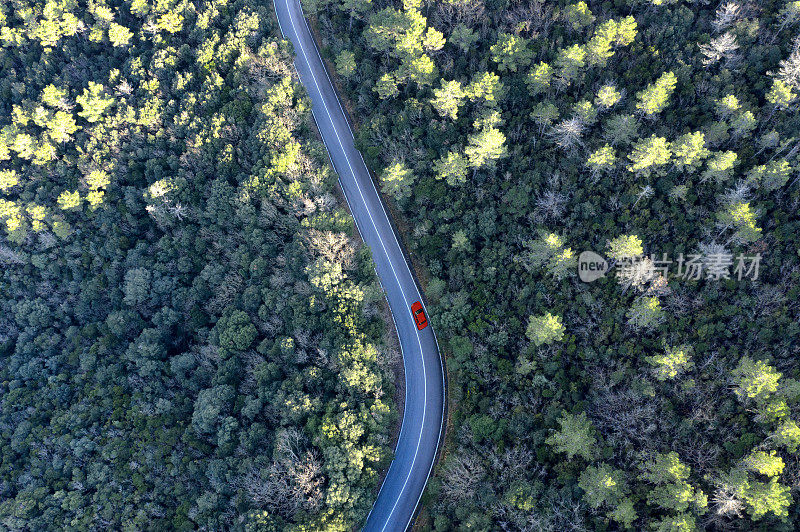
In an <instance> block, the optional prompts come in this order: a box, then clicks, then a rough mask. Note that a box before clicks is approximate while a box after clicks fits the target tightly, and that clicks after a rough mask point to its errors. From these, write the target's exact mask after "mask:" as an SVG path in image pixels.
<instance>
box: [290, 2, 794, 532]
mask: <svg viewBox="0 0 800 532" xmlns="http://www.w3.org/2000/svg"><path fill="white" fill-rule="evenodd" d="M303 6H304V9H305V10H306V13H307V14H309V15H310V16H311V17H312V19H313V20H314V22H315V26H316V28H317V29H318V31H319V34H320V36H321V39H322V49H323V53H324V54H326V55H327V56H328V58H329V59H330V60H331V61H332V64H334V65H335V69H336V71H337V74H338V77H339V79H340V80H341V83H342V86H343V88H344V92H345V95H346V97H347V99H348V100H349V103H350V105H351V106H352V109H353V116H354V118H355V120H356V122H358V139H357V140H358V144H359V146H360V148H361V150H362V152H363V153H364V157H365V159H366V161H367V164H368V165H369V166H370V168H371V169H373V170H374V172H375V173H376V175H377V176H378V177H379V179H380V181H381V183H382V186H383V190H384V192H385V193H386V194H387V196H388V197H389V198H390V201H391V202H393V203H394V205H395V206H396V208H397V209H398V210H399V212H402V213H403V216H404V217H405V218H406V221H407V223H408V225H409V227H410V229H409V232H408V234H407V235H406V242H407V243H408V245H409V247H410V248H411V249H412V251H413V253H415V254H416V256H417V257H419V258H420V260H421V263H422V264H423V265H424V267H425V268H426V269H427V271H428V273H429V274H430V277H429V278H430V281H429V283H428V286H427V294H428V296H429V298H430V299H431V300H432V302H433V303H434V304H433V305H432V306H431V307H430V314H431V316H430V318H431V321H432V323H433V325H434V327H435V328H436V330H437V334H438V335H439V338H440V341H441V342H442V344H443V346H444V347H445V350H446V352H447V355H448V370H449V374H450V380H449V394H450V397H449V401H450V406H451V409H452V423H451V426H452V427H453V429H452V432H451V434H450V436H449V447H448V448H447V449H446V453H445V459H444V460H443V462H442V463H441V464H440V466H439V468H438V470H437V473H436V476H435V479H434V480H433V482H432V484H431V486H430V489H429V491H428V494H429V496H428V497H427V499H426V500H427V503H426V504H427V513H426V515H428V516H429V520H428V522H427V523H426V526H427V527H428V529H433V530H455V529H457V530H606V529H626V528H628V529H635V530H660V531H667V530H695V529H707V530H771V531H780V530H785V531H788V530H795V529H797V528H798V526H800V514H799V513H798V511H797V504H796V503H795V501H796V500H797V497H798V493H797V491H796V488H797V487H798V485H799V483H800V461H799V460H798V454H797V452H798V445H799V444H800V429H798V424H797V423H798V421H800V380H798V379H800V365H798V362H797V361H798V355H800V255H799V254H798V249H800V220H799V219H798V212H800V211H799V209H800V180H799V178H800V173H799V170H800V159H799V158H798V155H800V137H799V136H798V132H800V115H798V109H799V108H800V2H796V1H787V0H765V1H761V2H754V1H747V0H730V1H723V2H708V1H679V0H613V1H611V0H607V1H588V2H584V1H579V2H572V1H567V0H561V1H553V0H532V1H527V2H519V1H514V0H442V1H439V2H422V1H421V0H404V1H403V2H402V3H401V2H396V1H388V0H372V1H368V0H344V1H341V2H340V1H334V0H330V1H329V0H307V1H305V2H303ZM584 250H591V251H594V252H596V253H599V254H601V255H602V256H603V257H605V258H606V259H608V260H609V261H610V262H611V264H612V265H615V264H616V265H618V266H619V265H624V264H626V262H630V258H631V257H633V256H642V255H644V256H646V257H648V258H647V259H645V260H639V261H637V262H638V264H639V266H640V267H637V268H627V267H626V268H615V272H614V274H613V275H607V276H606V277H605V278H603V279H601V280H598V281H595V282H594V283H591V284H587V283H582V282H581V281H580V280H578V278H577V268H576V266H577V259H578V255H579V254H580V253H581V252H582V251H584ZM681 254H682V256H683V258H684V260H687V259H688V258H689V257H690V256H692V255H697V256H702V258H700V259H697V260H695V261H694V263H695V264H694V266H692V267H693V268H694V269H693V270H691V272H694V273H690V274H689V275H686V274H685V273H686V268H687V264H686V263H683V264H682V267H683V271H684V275H683V277H678V276H677V275H676V274H677V273H678V267H679V266H678V264H677V261H678V259H679V257H681ZM740 256H741V257H743V258H744V257H754V256H760V257H761V259H760V264H759V270H758V276H757V279H756V278H755V275H754V274H755V272H754V270H752V269H750V266H751V265H752V264H751V262H746V263H745V264H743V267H744V269H743V270H738V273H737V268H738V267H739V266H740V265H739V259H738V257H740ZM665 257H666V260H671V261H673V262H672V263H671V264H669V268H670V270H669V273H670V276H669V277H668V278H664V277H663V276H661V275H659V269H658V267H661V266H664V264H663V261H664V260H665ZM728 258H730V261H731V262H730V263H728V260H729V259H728ZM720 261H721V262H720ZM698 262H699V263H700V266H699V268H702V270H697V268H698V266H697V263H698ZM697 271H699V272H700V273H699V274H696V275H695V273H696V272H697ZM748 272H749V273H748ZM741 274H744V275H741ZM728 276H729V277H730V278H726V277H728Z"/></svg>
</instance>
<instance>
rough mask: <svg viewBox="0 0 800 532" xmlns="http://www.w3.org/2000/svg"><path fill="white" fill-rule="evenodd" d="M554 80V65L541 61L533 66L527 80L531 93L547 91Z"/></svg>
mask: <svg viewBox="0 0 800 532" xmlns="http://www.w3.org/2000/svg"><path fill="white" fill-rule="evenodd" d="M552 80H553V67H551V66H550V65H549V64H547V63H545V62H544V61H541V62H539V63H537V64H536V65H534V66H533V68H531V71H530V73H529V74H528V78H527V80H526V81H527V82H528V87H529V88H530V91H531V94H533V95H536V94H541V93H543V92H547V89H549V88H550V83H551V82H552Z"/></svg>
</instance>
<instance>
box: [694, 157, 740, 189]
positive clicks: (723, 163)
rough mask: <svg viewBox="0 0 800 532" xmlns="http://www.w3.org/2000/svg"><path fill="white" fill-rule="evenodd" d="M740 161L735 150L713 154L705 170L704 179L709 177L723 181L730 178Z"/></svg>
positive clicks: (719, 181) (718, 181)
mask: <svg viewBox="0 0 800 532" xmlns="http://www.w3.org/2000/svg"><path fill="white" fill-rule="evenodd" d="M738 162H739V156H738V155H737V154H736V152H734V151H722V152H717V153H715V154H713V155H712V156H711V157H710V158H709V160H708V163H706V164H707V166H706V170H705V171H704V172H703V180H704V181H707V180H709V179H711V180H714V181H716V182H717V183H721V182H723V181H726V180H728V179H730V177H731V176H732V175H733V169H734V167H735V166H736V164H737V163H738Z"/></svg>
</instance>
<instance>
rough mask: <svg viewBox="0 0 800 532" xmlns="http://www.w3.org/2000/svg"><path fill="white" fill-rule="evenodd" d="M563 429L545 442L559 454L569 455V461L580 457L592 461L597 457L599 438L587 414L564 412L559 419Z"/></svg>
mask: <svg viewBox="0 0 800 532" xmlns="http://www.w3.org/2000/svg"><path fill="white" fill-rule="evenodd" d="M558 423H559V425H560V426H561V428H560V429H559V430H557V431H555V432H554V433H553V434H552V435H550V437H548V438H547V440H545V443H547V444H548V445H550V446H552V447H553V450H555V452H557V453H564V454H566V455H567V460H572V459H573V458H574V457H575V456H580V457H582V458H583V459H584V460H587V461H591V460H593V459H594V457H595V456H596V455H597V438H595V436H594V433H595V429H594V426H593V425H592V422H591V421H589V420H588V419H587V418H586V413H585V412H581V413H580V414H578V415H577V416H576V415H573V414H570V413H569V412H566V411H564V412H562V413H561V417H560V418H559V419H558Z"/></svg>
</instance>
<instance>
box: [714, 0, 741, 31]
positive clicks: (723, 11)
mask: <svg viewBox="0 0 800 532" xmlns="http://www.w3.org/2000/svg"><path fill="white" fill-rule="evenodd" d="M741 17H742V9H741V6H740V5H739V4H737V3H736V2H726V3H724V4H722V5H720V6H719V7H718V8H717V13H716V16H715V17H714V21H713V22H712V23H711V25H712V26H713V27H714V31H717V32H720V31H725V30H727V29H728V28H730V27H731V26H733V25H734V24H735V23H736V22H737V21H738V20H739V19H740V18H741Z"/></svg>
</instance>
